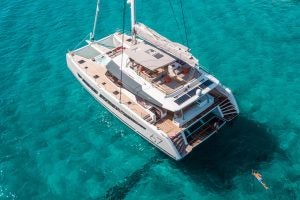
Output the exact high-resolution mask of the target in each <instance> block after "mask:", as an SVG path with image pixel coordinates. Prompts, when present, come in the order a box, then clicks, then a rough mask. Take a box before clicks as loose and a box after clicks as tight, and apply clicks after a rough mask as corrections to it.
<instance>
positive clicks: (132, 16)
mask: <svg viewBox="0 0 300 200" xmlns="http://www.w3.org/2000/svg"><path fill="white" fill-rule="evenodd" d="M127 3H129V4H130V11H131V35H132V42H133V43H135V35H136V34H135V31H134V25H135V0H128V1H127Z"/></svg>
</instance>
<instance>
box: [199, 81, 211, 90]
mask: <svg viewBox="0 0 300 200" xmlns="http://www.w3.org/2000/svg"><path fill="white" fill-rule="evenodd" d="M211 84H213V82H212V81H211V80H209V79H208V80H206V81H204V83H202V84H201V85H200V86H199V87H201V88H202V89H205V88H207V87H208V86H210V85H211Z"/></svg>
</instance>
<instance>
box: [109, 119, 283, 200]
mask: <svg viewBox="0 0 300 200" xmlns="http://www.w3.org/2000/svg"><path fill="white" fill-rule="evenodd" d="M274 154H279V155H281V156H282V157H283V158H286V156H285V154H284V152H283V151H282V150H281V149H280V147H279V143H278V141H277V139H276V138H275V137H274V136H273V135H272V134H271V133H270V132H269V131H268V128H267V127H266V126H264V125H263V124H260V123H258V122H255V121H253V120H249V119H247V118H245V117H242V116H240V117H238V118H237V119H236V120H235V121H234V122H233V123H231V124H228V125H226V126H225V127H224V128H222V129H221V130H220V131H219V132H218V133H216V134H215V135H214V136H212V137H211V138H210V139H208V140H207V141H205V142H204V143H203V144H201V145H199V147H197V148H196V149H194V151H193V152H192V153H191V154H189V155H188V156H187V157H186V158H185V159H183V160H182V161H174V160H171V159H170V158H168V157H167V156H166V155H165V154H163V153H158V154H157V155H155V156H154V157H153V158H151V159H150V160H149V162H147V163H146V164H145V165H144V166H142V167H141V168H139V169H138V170H136V171H134V172H133V173H132V174H130V175H129V176H127V177H126V178H125V179H124V180H122V181H120V182H119V183H118V184H116V185H114V186H113V187H111V188H109V189H108V190H107V191H106V193H105V196H104V197H105V199H123V198H125V197H126V195H127V194H128V192H130V190H131V189H132V188H133V187H134V186H135V185H136V184H137V183H138V182H139V181H140V180H141V179H142V178H143V177H145V176H147V175H148V172H149V170H150V169H151V168H152V167H153V166H155V165H159V164H166V162H167V163H168V164H171V165H172V166H173V167H174V168H177V169H179V170H180V171H182V172H183V173H185V174H186V175H187V177H190V178H191V179H192V180H193V181H194V182H195V183H199V184H200V185H201V186H206V187H207V188H208V189H209V190H212V191H216V192H222V191H224V190H231V189H232V188H233V187H234V185H233V183H232V180H233V178H234V177H236V176H237V175H241V174H244V173H249V174H250V173H251V169H259V168H260V165H261V164H262V163H269V162H271V161H272V159H273V156H274Z"/></svg>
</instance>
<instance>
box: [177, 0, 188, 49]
mask: <svg viewBox="0 0 300 200" xmlns="http://www.w3.org/2000/svg"><path fill="white" fill-rule="evenodd" d="M179 2H180V8H181V15H182V20H183V26H184V33H185V40H186V45H187V47H188V48H189V46H190V45H189V40H188V37H187V32H186V24H185V19H184V12H183V6H182V0H179Z"/></svg>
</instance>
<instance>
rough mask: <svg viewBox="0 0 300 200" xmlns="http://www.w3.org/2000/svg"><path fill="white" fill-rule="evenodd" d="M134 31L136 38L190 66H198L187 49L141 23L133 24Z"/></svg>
mask: <svg viewBox="0 0 300 200" xmlns="http://www.w3.org/2000/svg"><path fill="white" fill-rule="evenodd" d="M134 31H135V34H136V35H137V36H139V37H141V38H142V39H144V40H146V41H147V42H149V43H151V44H152V45H154V46H156V47H159V48H160V49H162V50H164V51H166V52H168V53H169V54H171V55H173V56H175V57H177V58H180V59H181V60H182V61H184V62H186V63H187V64H189V65H190V66H192V67H195V66H198V60H197V59H196V58H195V57H194V56H193V55H192V54H191V53H190V52H189V49H188V48H187V47H186V46H183V45H181V44H179V43H176V42H172V41H171V40H169V39H167V38H165V37H164V36H162V35H160V34H159V33H157V32H156V31H154V30H152V29H151V28H149V27H147V26H146V25H144V24H142V23H137V24H135V25H134Z"/></svg>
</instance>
